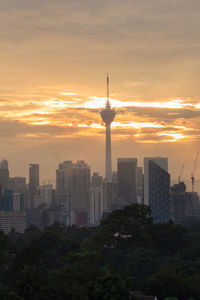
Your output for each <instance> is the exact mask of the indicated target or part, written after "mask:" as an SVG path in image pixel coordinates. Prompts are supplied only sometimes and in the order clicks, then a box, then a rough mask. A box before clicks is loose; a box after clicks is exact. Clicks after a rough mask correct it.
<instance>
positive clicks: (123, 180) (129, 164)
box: [117, 158, 137, 203]
mask: <svg viewBox="0 0 200 300" xmlns="http://www.w3.org/2000/svg"><path fill="white" fill-rule="evenodd" d="M117 176H118V192H117V194H118V197H119V198H121V200H123V201H125V202H128V203H135V202H136V200H137V158H118V159H117Z"/></svg>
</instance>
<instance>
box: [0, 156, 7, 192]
mask: <svg viewBox="0 0 200 300" xmlns="http://www.w3.org/2000/svg"><path fill="white" fill-rule="evenodd" d="M8 180H9V170H8V161H7V160H5V159H3V160H2V161H0V183H1V185H2V188H3V189H7V188H8Z"/></svg>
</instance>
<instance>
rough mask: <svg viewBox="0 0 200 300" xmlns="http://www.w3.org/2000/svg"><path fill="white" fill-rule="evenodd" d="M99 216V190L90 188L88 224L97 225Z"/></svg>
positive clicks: (100, 212)
mask: <svg viewBox="0 0 200 300" xmlns="http://www.w3.org/2000/svg"><path fill="white" fill-rule="evenodd" d="M101 214H102V211H101V197H100V188H99V187H95V186H92V187H90V189H89V224H93V225H95V224H98V223H99V221H100V219H101Z"/></svg>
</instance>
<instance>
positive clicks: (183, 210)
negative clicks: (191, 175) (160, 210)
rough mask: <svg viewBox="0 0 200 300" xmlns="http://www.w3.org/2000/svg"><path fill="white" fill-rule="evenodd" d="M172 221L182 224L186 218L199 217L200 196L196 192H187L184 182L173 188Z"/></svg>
mask: <svg viewBox="0 0 200 300" xmlns="http://www.w3.org/2000/svg"><path fill="white" fill-rule="evenodd" d="M171 201H172V220H173V222H174V223H175V224H180V223H181V222H182V221H183V220H184V219H185V218H187V217H189V216H190V217H191V216H198V217H199V204H200V203H199V196H198V195H197V193H195V192H187V191H186V185H185V183H184V182H179V183H178V184H174V185H173V186H172V187H171Z"/></svg>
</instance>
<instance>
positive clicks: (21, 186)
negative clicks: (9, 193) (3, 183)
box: [8, 177, 26, 194]
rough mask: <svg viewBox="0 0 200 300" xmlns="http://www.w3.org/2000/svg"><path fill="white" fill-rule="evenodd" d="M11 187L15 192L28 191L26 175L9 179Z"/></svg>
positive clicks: (22, 192) (23, 192)
mask: <svg viewBox="0 0 200 300" xmlns="http://www.w3.org/2000/svg"><path fill="white" fill-rule="evenodd" d="M8 184H9V189H10V190H13V192H14V193H21V194H25V192H26V178H25V177H11V178H9V180H8Z"/></svg>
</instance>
